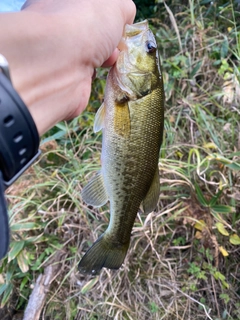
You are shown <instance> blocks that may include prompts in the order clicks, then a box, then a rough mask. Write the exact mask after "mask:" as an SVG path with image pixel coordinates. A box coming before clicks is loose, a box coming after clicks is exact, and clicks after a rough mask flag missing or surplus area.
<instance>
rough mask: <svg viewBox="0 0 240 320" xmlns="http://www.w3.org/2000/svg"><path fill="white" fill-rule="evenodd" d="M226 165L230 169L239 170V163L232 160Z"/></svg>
mask: <svg viewBox="0 0 240 320" xmlns="http://www.w3.org/2000/svg"><path fill="white" fill-rule="evenodd" d="M225 166H226V167H228V168H230V169H232V170H236V171H237V170H240V163H237V162H232V163H228V164H225Z"/></svg>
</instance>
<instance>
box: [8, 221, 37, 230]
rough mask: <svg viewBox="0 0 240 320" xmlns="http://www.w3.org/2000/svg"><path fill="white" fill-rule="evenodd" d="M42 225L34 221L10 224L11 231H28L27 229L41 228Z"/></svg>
mask: <svg viewBox="0 0 240 320" xmlns="http://www.w3.org/2000/svg"><path fill="white" fill-rule="evenodd" d="M41 228H42V226H40V225H39V224H37V223H35V222H25V223H15V224H13V225H12V226H11V230H12V231H20V230H21V231H28V230H36V229H41Z"/></svg>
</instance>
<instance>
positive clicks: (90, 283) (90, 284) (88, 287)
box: [81, 277, 99, 294]
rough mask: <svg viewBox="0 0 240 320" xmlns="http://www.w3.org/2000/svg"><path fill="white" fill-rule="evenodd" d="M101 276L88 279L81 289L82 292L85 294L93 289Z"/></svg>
mask: <svg viewBox="0 0 240 320" xmlns="http://www.w3.org/2000/svg"><path fill="white" fill-rule="evenodd" d="M98 279H99V277H96V278H93V279H92V280H90V281H88V282H87V283H86V284H85V285H84V286H83V287H82V289H81V293H82V294H85V293H87V292H88V291H89V290H91V289H92V287H93V286H94V285H95V284H96V283H97V282H98Z"/></svg>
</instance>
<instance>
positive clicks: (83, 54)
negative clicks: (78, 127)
mask: <svg viewBox="0 0 240 320" xmlns="http://www.w3.org/2000/svg"><path fill="white" fill-rule="evenodd" d="M134 16H135V5H134V3H133V2H132V0H111V1H109V0H68V1H65V0H39V1H37V0H35V1H34V0H28V1H27V2H26V3H25V4H24V6H23V10H22V11H21V12H17V13H11V14H9V15H8V18H7V17H6V16H5V17H3V18H4V19H2V17H1V19H0V40H2V39H3V40H4V34H5V33H7V32H6V31H8V33H9V28H10V29H11V30H12V29H13V26H14V28H15V29H16V25H17V26H18V27H17V28H18V30H17V36H16V38H17V47H16V44H15V42H16V41H14V40H16V39H14V37H13V36H12V38H11V37H10V39H9V37H8V38H6V37H5V42H4V41H2V43H3V44H4V43H5V46H4V45H3V51H2V53H3V54H4V55H5V56H6V58H7V60H8V61H9V64H10V68H11V74H12V80H13V83H14V86H15V87H16V89H17V91H18V92H19V93H20V95H21V97H22V98H23V100H24V101H25V103H26V104H27V106H28V107H29V110H30V112H31V114H32V116H33V118H34V120H35V122H36V125H37V128H38V131H39V134H40V135H41V134H43V133H44V132H46V131H47V130H48V129H50V128H51V127H52V126H54V125H55V124H56V123H57V122H59V121H61V120H67V119H70V118H73V117H75V116H77V115H79V114H80V113H81V112H82V111H83V110H84V108H85V107H86V105H87V103H88V99H89V96H90V92H91V82H92V76H93V74H94V70H95V68H97V67H100V66H101V65H104V66H110V65H112V64H113V63H114V62H115V61H116V59H117V56H118V51H117V50H115V49H116V47H117V45H118V43H119V41H120V39H121V36H122V33H123V28H124V26H125V24H126V23H128V24H131V23H133V20H134ZM10 17H12V21H11V19H10ZM13 19H14V20H13ZM1 21H2V24H1ZM16 21H17V22H16ZM4 26H5V30H4ZM2 27H3V28H2ZM1 30H2V32H1ZM11 40H12V41H11ZM14 45H15V47H14Z"/></svg>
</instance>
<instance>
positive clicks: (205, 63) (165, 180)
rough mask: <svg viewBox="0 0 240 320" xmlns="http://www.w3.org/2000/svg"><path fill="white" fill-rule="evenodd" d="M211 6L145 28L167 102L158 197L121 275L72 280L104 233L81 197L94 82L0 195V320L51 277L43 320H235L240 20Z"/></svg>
mask: <svg viewBox="0 0 240 320" xmlns="http://www.w3.org/2000/svg"><path fill="white" fill-rule="evenodd" d="M220 2H221V1H219V4H217V2H213V3H214V5H212V6H211V4H210V2H208V1H202V5H200V4H199V2H197V1H196V3H195V2H194V1H193V0H189V1H188V2H187V1H185V2H184V1H182V2H181V5H180V4H178V1H170V3H168V5H169V7H166V6H164V5H163V4H160V5H159V6H158V8H159V11H157V13H155V15H154V18H152V19H151V20H150V22H151V24H152V26H153V30H154V32H155V34H156V36H157V40H158V43H159V49H160V54H161V59H162V65H163V70H164V80H165V92H166V118H165V136H164V142H163V146H162V149H161V154H160V161H159V169H160V176H161V195H160V199H159V204H158V208H157V210H155V211H154V212H152V213H150V214H149V215H147V216H146V215H144V214H142V213H141V212H139V215H138V217H137V219H136V223H135V226H134V229H133V232H132V240H131V245H130V249H129V252H128V255H127V257H126V260H125V263H124V265H123V266H122V268H121V269H120V270H119V271H109V270H106V269H104V270H103V271H102V273H101V274H100V276H97V277H86V276H82V275H80V274H79V273H78V271H77V264H78V262H79V260H80V258H81V256H82V255H83V253H84V252H85V251H86V249H87V248H89V246H90V244H91V243H92V242H93V241H95V240H96V239H97V238H98V236H99V235H100V234H101V233H102V232H103V231H104V230H105V229H106V226H107V225H108V221H109V212H108V205H107V206H104V207H103V208H101V209H99V210H96V209H94V208H92V207H87V206H86V205H85V204H84V203H83V202H82V200H81V197H80V192H81V188H82V187H83V186H84V185H85V184H86V182H87V181H88V180H89V178H90V176H92V174H93V172H95V171H96V170H97V169H98V168H99V167H100V152H101V136H100V135H94V134H93V131H92V125H93V119H94V113H95V111H96V108H97V107H99V105H100V103H101V99H102V96H103V92H104V84H105V81H104V77H105V71H102V70H99V72H98V79H97V80H95V83H94V87H93V92H92V96H91V99H90V104H89V107H88V109H87V111H86V112H85V113H84V114H83V115H81V116H80V117H79V118H77V119H75V120H73V121H72V122H71V123H68V124H66V123H65V124H59V125H58V126H57V127H56V128H54V129H53V130H52V131H51V132H50V133H49V136H48V137H46V138H45V140H44V141H43V142H45V143H43V145H42V150H43V155H42V157H41V159H40V160H39V162H38V164H36V165H35V166H34V167H33V168H31V170H30V171H29V172H27V173H26V174H25V175H24V176H23V177H22V178H21V179H20V180H19V181H18V182H17V183H16V184H15V185H14V186H12V187H11V189H10V190H9V192H8V200H9V204H10V210H9V213H10V222H11V229H12V241H11V248H10V251H9V254H8V256H7V257H6V258H5V259H4V260H3V261H2V262H1V265H0V270H1V275H0V293H1V294H2V299H1V304H2V305H1V306H2V312H4V314H1V311H0V316H1V319H15V320H16V319H22V318H23V310H24V309H25V308H26V305H27V304H28V301H29V296H30V293H31V291H32V289H33V286H34V284H35V283H36V280H37V278H38V276H39V275H40V274H42V273H43V272H44V271H45V272H46V267H47V266H49V265H50V266H54V274H52V277H51V279H50V280H49V283H50V289H49V291H48V293H47V300H46V302H45V303H44V306H43V309H42V316H41V318H42V319H45V320H47V319H49V320H53V319H54V320H57V319H61V320H62V319H69V320H70V319H71V320H73V319H75V320H77V319H91V320H93V319H109V320H110V319H117V320H118V319H119V320H120V319H129V320H130V319H133V320H136V319H138V320H144V319H165V320H173V319H177V320H180V319H181V320H185V319H189V320H190V319H191V320H194V319H196V320H199V319H212V320H220V319H226V320H237V319H240V302H239V301H240V238H239V237H240V231H239V230H240V212H239V211H240V108H239V105H240V85H239V81H240V66H239V60H240V30H239V25H237V24H236V21H240V15H239V13H238V9H237V8H238V7H237V2H236V3H234V4H233V3H232V2H231V1H230V2H226V1H225V2H224V1H222V5H220ZM183 3H186V6H184V5H183ZM204 3H205V4H204ZM211 10H212V11H211Z"/></svg>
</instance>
